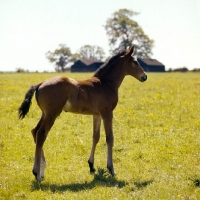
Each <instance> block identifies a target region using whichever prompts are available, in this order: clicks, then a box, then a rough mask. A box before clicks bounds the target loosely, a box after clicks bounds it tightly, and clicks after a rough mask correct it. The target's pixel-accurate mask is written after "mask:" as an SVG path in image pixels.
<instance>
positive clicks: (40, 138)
mask: <svg viewBox="0 0 200 200" xmlns="http://www.w3.org/2000/svg"><path fill="white" fill-rule="evenodd" d="M56 116H57V115H56ZM56 116H52V117H51V116H50V115H47V116H45V118H44V121H43V123H42V125H41V126H40V128H39V130H38V131H37V133H36V151H35V163H34V167H33V174H34V175H35V176H36V178H37V180H38V181H41V180H42V175H44V174H42V173H41V172H42V171H41V166H42V165H43V164H44V163H43V162H41V160H43V159H45V158H44V153H43V150H42V147H43V144H44V142H45V140H46V137H47V135H48V132H49V130H50V129H51V127H52V126H53V124H54V121H55V119H56ZM44 162H45V160H44Z"/></svg>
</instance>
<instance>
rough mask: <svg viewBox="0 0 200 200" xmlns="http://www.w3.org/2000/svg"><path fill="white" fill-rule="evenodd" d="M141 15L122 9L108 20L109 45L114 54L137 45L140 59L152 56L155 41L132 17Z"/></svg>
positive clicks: (106, 27)
mask: <svg viewBox="0 0 200 200" xmlns="http://www.w3.org/2000/svg"><path fill="white" fill-rule="evenodd" d="M138 14H139V13H136V12H133V11H132V10H128V9H120V10H118V11H116V12H114V13H113V15H112V17H111V18H108V20H107V22H106V25H105V29H106V33H107V35H108V38H109V45H110V47H111V52H112V53H113V54H115V53H117V52H119V51H122V50H125V49H127V47H129V46H132V45H135V46H136V50H137V55H138V57H140V58H148V57H150V55H151V54H152V47H153V43H154V41H153V40H151V39H150V38H149V37H148V35H146V34H145V33H144V31H143V29H142V28H141V27H140V26H139V24H138V23H137V22H136V21H134V20H132V19H131V17H132V16H136V15H138Z"/></svg>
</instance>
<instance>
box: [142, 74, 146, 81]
mask: <svg viewBox="0 0 200 200" xmlns="http://www.w3.org/2000/svg"><path fill="white" fill-rule="evenodd" d="M146 80H147V75H146V74H143V75H142V76H141V82H144V81H146Z"/></svg>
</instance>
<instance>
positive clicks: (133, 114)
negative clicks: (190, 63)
mask: <svg viewBox="0 0 200 200" xmlns="http://www.w3.org/2000/svg"><path fill="white" fill-rule="evenodd" d="M147 74H148V80H147V81H146V82H145V83H140V82H139V81H137V80H136V79H134V78H132V77H126V78H125V80H124V82H123V83H122V85H121V87H120V90H119V103H118V106H117V108H116V109H115V111H114V123H113V125H114V136H115V142H114V148H113V161H114V166H115V171H116V173H117V175H116V176H115V177H112V176H111V175H109V174H108V173H107V170H106V151H107V150H106V140H105V133H104V129H103V128H102V129H101V138H100V142H99V143H98V145H97V150H96V154H95V167H96V169H97V171H96V173H95V174H93V175H91V174H90V173H89V167H88V164H87V160H88V157H89V154H90V149H91V145H92V117H91V116H87V115H76V114H71V113H64V112H63V113H62V114H61V115H60V116H59V117H58V118H57V120H56V122H55V124H54V126H53V128H52V129H51V131H50V133H49V135H48V138H47V140H46V142H45V144H44V150H45V153H46V160H47V168H46V171H45V179H44V181H43V182H41V183H39V182H37V181H36V180H35V177H34V176H33V175H32V172H31V171H32V165H33V157H34V151H35V145H34V142H33V138H32V135H31V132H30V130H31V129H32V128H33V127H34V126H35V125H36V123H37V121H38V120H39V118H40V114H41V112H40V109H39V108H38V106H37V104H36V101H35V98H33V102H32V105H31V108H30V111H29V113H28V115H27V116H26V118H25V119H23V120H22V121H20V120H18V107H19V106H20V104H21V102H22V100H23V98H24V95H25V93H26V91H27V89H28V88H29V87H30V85H31V84H35V83H38V82H41V81H43V80H45V79H47V78H50V77H52V76H55V75H57V74H0V110H1V114H0V172H1V175H0V199H2V200H3V199H6V200H7V199H59V200H60V199H95V200H96V199H200V78H199V77H200V74H199V73H147ZM62 75H64V76H68V77H71V78H75V79H79V80H80V79H86V78H88V77H90V76H91V75H92V74H90V73H83V74H78V73H73V74H71V73H65V74H62ZM102 127H103V126H102Z"/></svg>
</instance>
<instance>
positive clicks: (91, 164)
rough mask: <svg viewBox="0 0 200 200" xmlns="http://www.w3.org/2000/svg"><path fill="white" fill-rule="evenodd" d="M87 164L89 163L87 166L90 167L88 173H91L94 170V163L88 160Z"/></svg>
mask: <svg viewBox="0 0 200 200" xmlns="http://www.w3.org/2000/svg"><path fill="white" fill-rule="evenodd" d="M88 164H89V167H90V173H91V174H93V173H94V172H95V171H96V169H95V168H94V164H93V163H91V162H90V161H89V160H88Z"/></svg>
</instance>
